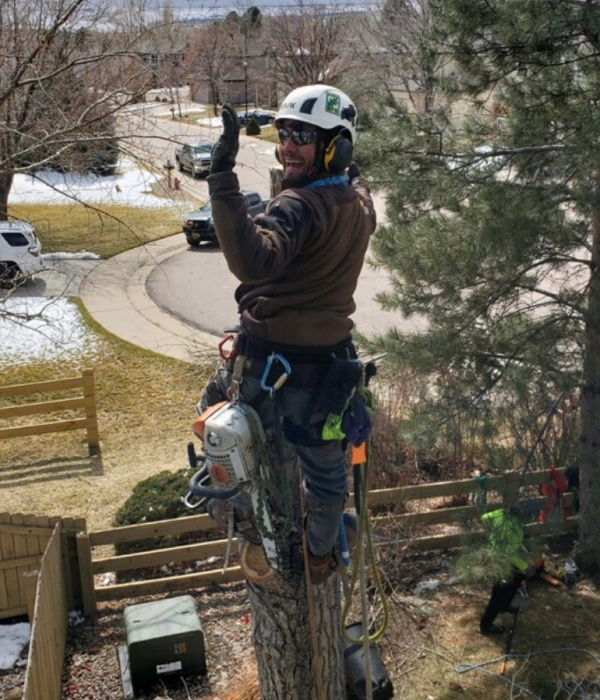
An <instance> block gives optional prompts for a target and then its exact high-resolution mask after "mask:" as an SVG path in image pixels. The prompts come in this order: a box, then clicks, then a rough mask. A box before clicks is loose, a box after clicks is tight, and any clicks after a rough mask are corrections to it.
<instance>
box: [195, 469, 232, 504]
mask: <svg viewBox="0 0 600 700" xmlns="http://www.w3.org/2000/svg"><path fill="white" fill-rule="evenodd" d="M207 475H208V472H207V470H206V469H205V468H203V469H200V470H198V471H197V472H196V473H195V474H194V476H192V478H191V479H190V483H189V485H188V488H189V490H190V493H192V494H194V496H200V497H202V498H217V499H219V500H220V501H225V500H227V499H228V498H233V497H234V496H237V495H238V493H239V492H240V487H239V486H234V487H233V488H230V489H224V490H222V489H215V488H212V487H211V486H202V485H201V483H202V482H203V481H205V480H206V477H207Z"/></svg>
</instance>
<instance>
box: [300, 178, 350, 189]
mask: <svg viewBox="0 0 600 700" xmlns="http://www.w3.org/2000/svg"><path fill="white" fill-rule="evenodd" d="M349 184H350V178H349V177H348V176H347V175H332V176H331V177H324V178H323V179H322V180H315V181H314V182H309V183H308V185H304V187H303V188H302V189H303V190H314V189H316V188H317V187H331V186H332V185H337V186H339V185H349Z"/></svg>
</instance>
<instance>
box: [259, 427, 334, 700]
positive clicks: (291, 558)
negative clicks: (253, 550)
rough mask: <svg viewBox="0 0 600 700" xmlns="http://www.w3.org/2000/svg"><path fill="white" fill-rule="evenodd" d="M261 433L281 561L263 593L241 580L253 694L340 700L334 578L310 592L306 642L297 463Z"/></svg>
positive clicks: (274, 699)
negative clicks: (254, 673)
mask: <svg viewBox="0 0 600 700" xmlns="http://www.w3.org/2000/svg"><path fill="white" fill-rule="evenodd" d="M266 433H267V441H268V449H269V453H270V465H269V468H268V473H267V474H266V477H267V479H266V485H267V490H268V494H269V507H270V512H271V519H272V522H273V531H274V535H275V542H276V545H277V549H278V552H279V554H280V559H281V562H280V569H279V570H278V571H277V573H276V575H275V576H274V577H272V579H271V580H270V581H269V583H268V584H265V586H264V587H263V586H261V585H259V584H256V583H254V582H250V581H248V582H247V586H248V595H249V599H250V606H251V611H252V636H253V642H254V650H255V653H256V662H257V667H258V681H259V686H260V692H261V695H262V698H263V700H345V698H346V693H345V685H346V684H345V670H344V654H343V639H342V630H341V609H342V597H341V580H340V578H339V576H338V575H337V574H333V575H332V576H330V577H329V579H328V580H327V581H326V582H325V583H324V584H322V585H319V586H312V587H311V590H312V599H313V601H314V625H315V627H316V630H317V635H316V637H317V640H316V644H313V634H312V632H311V613H310V607H309V598H308V595H309V593H308V591H307V585H306V579H305V572H304V557H303V555H302V551H301V546H302V531H303V513H302V508H301V497H300V475H301V473H300V464H299V460H298V458H297V456H296V452H295V450H294V448H293V447H292V445H290V444H289V443H287V442H285V441H281V440H279V438H278V437H277V435H276V433H275V431H274V429H273V428H269V429H267V431H266ZM279 465H285V468H284V469H282V468H280V466H279ZM315 646H316V648H315ZM319 679H320V682H321V683H322V688H323V692H322V694H321V693H320V691H319Z"/></svg>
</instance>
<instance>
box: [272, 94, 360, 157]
mask: <svg viewBox="0 0 600 700" xmlns="http://www.w3.org/2000/svg"><path fill="white" fill-rule="evenodd" d="M283 119H293V120H295V121H301V122H305V123H306V124H314V126H318V127H320V128H321V129H325V130H327V131H328V130H329V129H335V128H343V129H345V130H346V131H347V132H348V133H349V134H350V139H351V141H352V144H355V143H356V124H357V121H358V114H357V112H356V107H355V106H354V103H353V102H352V100H351V99H350V98H349V97H348V95H346V93H345V92H342V91H341V90H338V89H337V88H334V87H331V86H330V85H307V86H305V87H300V88H296V89H295V90H292V92H290V94H289V95H287V97H285V98H284V100H283V102H282V103H281V106H280V107H279V111H278V112H277V115H276V116H275V126H278V123H279V122H280V121H281V120H283Z"/></svg>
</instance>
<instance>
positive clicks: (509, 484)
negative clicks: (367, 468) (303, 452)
mask: <svg viewBox="0 0 600 700" xmlns="http://www.w3.org/2000/svg"><path fill="white" fill-rule="evenodd" d="M563 472H564V470H563ZM548 479H549V473H548V472H533V473H528V474H526V475H525V476H524V478H523V479H522V480H521V478H520V475H519V474H509V475H504V476H498V477H489V478H488V479H487V481H486V482H485V485H486V490H485V495H486V497H489V499H490V501H489V503H490V504H491V503H493V502H494V499H495V502H497V503H501V502H502V499H505V498H510V497H511V496H510V494H511V493H514V492H515V491H516V490H518V489H519V488H520V487H521V486H524V487H532V488H533V489H535V487H536V486H538V485H540V484H542V483H544V482H546V481H548ZM474 493H475V494H476V495H477V496H478V497H480V498H481V496H482V489H481V482H477V481H475V480H474V479H463V480H460V481H445V482H437V483H432V484H423V485H418V486H404V487H399V488H392V489H382V490H377V491H371V492H369V498H368V500H369V505H370V506H371V507H374V506H383V505H389V504H399V503H406V502H408V501H421V502H422V503H423V505H424V509H422V510H417V511H416V512H409V513H403V514H400V515H392V516H385V517H382V518H381V519H382V520H385V522H386V523H388V524H389V523H390V521H391V522H392V523H393V524H394V525H396V526H397V531H398V532H400V533H402V532H404V533H405V535H406V536H405V542H404V544H403V546H404V547H405V548H407V549H408V550H410V551H417V550H418V551H424V550H434V549H449V548H454V547H459V546H462V545H464V544H467V543H470V542H474V541H477V540H478V539H483V538H484V537H485V533H484V532H483V530H482V529H481V528H479V527H477V524H476V522H477V518H478V516H479V515H480V514H481V511H482V507H481V505H474V504H471V505H462V506H458V507H442V508H435V509H433V508H432V503H431V499H440V498H441V499H444V498H452V497H456V496H463V497H465V496H470V495H473V494H474ZM572 502H573V496H572V494H568V495H567V496H566V500H565V503H567V504H572ZM374 521H375V527H376V528H377V524H378V518H377V517H376V518H374ZM440 524H445V525H452V526H454V529H455V532H453V533H450V534H424V532H423V531H424V529H426V528H427V526H436V525H440ZM577 527H578V516H576V515H572V516H570V517H568V518H567V519H566V521H564V522H561V523H558V524H557V525H555V526H553V527H552V528H551V529H550V528H549V527H548V526H547V525H543V524H541V523H532V524H529V525H526V526H525V533H526V536H543V535H547V534H557V533H559V532H568V531H573V530H576V529H577ZM214 528H215V525H214V522H213V521H212V520H211V518H209V516H208V515H193V516H189V517H184V518H177V519H173V520H163V521H159V522H154V523H144V524H140V525H130V526H126V527H119V528H114V529H109V530H101V531H96V532H91V533H89V534H88V533H84V532H81V533H79V534H78V536H77V549H78V556H79V566H80V581H81V586H82V599H83V608H84V614H85V615H93V614H94V612H95V610H96V604H97V602H101V601H110V600H119V599H122V598H135V597H137V596H146V595H156V594H162V593H171V592H175V591H182V590H189V589H190V588H196V587H200V586H207V585H211V584H219V583H228V582H232V581H240V580H242V579H243V574H242V571H241V569H240V567H239V566H231V567H229V568H227V569H226V570H225V571H224V572H223V571H222V570H221V569H215V570H209V571H200V572H195V573H187V574H181V575H171V576H164V577H160V578H154V579H148V580H143V581H132V582H129V583H117V584H113V585H108V586H98V585H97V584H96V583H95V577H96V576H98V575H100V574H104V573H108V572H122V571H130V570H139V569H147V568H152V567H160V566H163V565H166V564H179V563H182V562H189V561H198V560H206V559H208V558H209V557H212V556H223V555H224V553H225V549H226V545H227V540H224V539H219V540H212V541H208V542H201V543H196V544H187V545H178V546H174V547H167V548H164V549H153V550H151V551H142V552H136V553H134V554H124V555H117V556H110V557H102V558H101V557H94V555H93V549H94V548H95V547H99V546H105V545H116V544H120V543H125V542H141V541H143V540H148V539H152V538H157V537H174V536H177V535H182V534H185V533H189V532H198V531H201V530H212V529H214ZM417 534H418V536H417ZM384 545H385V543H383V545H382V546H384ZM236 552H237V542H235V541H234V545H233V547H232V553H236Z"/></svg>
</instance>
